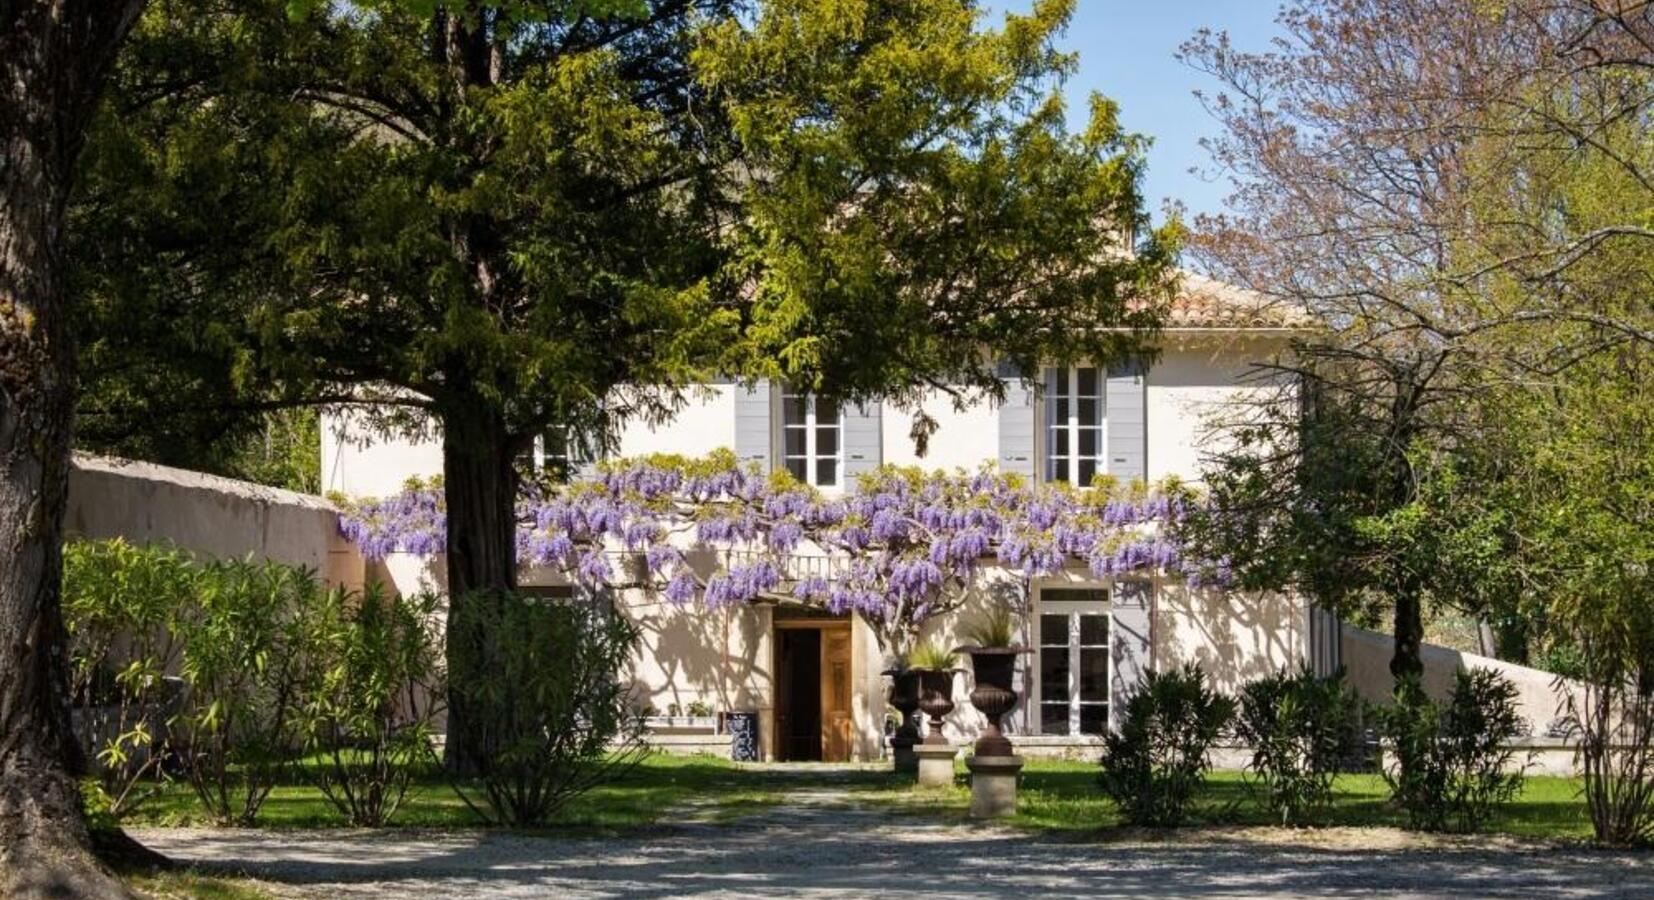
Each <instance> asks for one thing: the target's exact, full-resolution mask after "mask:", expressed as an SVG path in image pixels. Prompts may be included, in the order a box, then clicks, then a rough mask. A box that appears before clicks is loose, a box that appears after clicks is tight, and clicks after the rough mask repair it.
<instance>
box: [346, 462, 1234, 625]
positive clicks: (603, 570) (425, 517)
mask: <svg viewBox="0 0 1654 900" xmlns="http://www.w3.org/2000/svg"><path fill="white" fill-rule="evenodd" d="M1188 502H1189V501H1188V499H1187V497H1186V496H1185V495H1184V494H1183V493H1182V492H1179V491H1175V490H1173V491H1142V490H1136V491H1132V490H1119V491H1108V490H1104V489H1101V488H1091V489H1083V490H1075V489H1069V488H1066V487H1035V486H1030V485H1027V484H1025V483H1024V482H1023V481H1022V480H1021V479H1019V478H1017V477H1014V476H1006V475H1000V474H997V473H991V472H985V473H981V474H976V475H963V474H956V475H946V474H941V473H930V474H925V473H921V472H919V471H917V470H909V469H894V468H887V469H884V470H881V471H880V472H878V473H877V474H875V475H871V476H865V477H863V478H862V479H860V480H859V482H858V483H857V484H856V485H855V486H854V487H853V488H851V489H850V490H848V491H846V492H845V494H844V495H842V496H838V497H832V496H827V495H823V494H822V493H820V492H818V491H816V490H815V489H813V488H809V487H806V486H803V485H800V484H798V483H796V482H793V481H791V480H789V479H787V478H786V477H785V476H762V475H758V474H756V473H753V472H749V471H746V470H743V469H742V468H740V467H739V465H737V463H736V461H735V459H734V457H733V456H732V455H727V454H720V455H715V456H713V457H710V458H708V459H704V460H695V461H684V460H681V459H643V460H631V461H625V462H619V463H612V464H609V465H607V466H605V467H604V468H603V470H602V471H601V472H600V473H599V474H598V475H597V476H596V477H594V478H592V479H591V480H588V481H583V482H579V483H576V484H572V485H567V486H561V487H548V486H530V487H527V488H525V490H524V491H523V493H522V496H521V498H520V500H519V501H518V504H517V518H518V523H519V525H518V530H517V548H516V549H517V558H518V560H520V561H521V562H524V563H527V564H531V565H534V566H540V567H546V568H550V569H553V570H555V571H557V572H560V573H561V574H562V575H563V576H564V577H566V578H568V579H569V580H571V581H572V582H575V583H578V584H581V585H585V586H589V587H609V588H614V589H629V588H636V589H643V590H648V591H651V592H655V593H657V594H658V595H659V596H662V597H664V598H666V599H667V600H668V601H670V602H672V603H675V604H679V605H687V604H690V603H694V602H697V601H698V602H700V603H701V604H703V605H704V606H705V607H707V608H712V609H718V608H723V607H728V606H731V605H735V604H740V603H750V602H754V601H759V600H772V601H786V600H792V601H797V602H802V603H805V604H809V605H811V606H815V607H818V608H821V609H825V610H827V611H829V612H832V613H835V614H838V613H846V612H851V611H854V612H857V613H860V614H861V615H863V616H864V617H865V618H866V619H867V621H868V622H869V623H870V624H871V625H872V626H873V628H874V630H875V633H876V634H877V635H878V638H879V641H880V643H881V645H882V647H883V649H884V650H886V651H887V652H896V653H900V652H903V651H905V650H906V649H907V647H908V646H909V645H910V644H911V643H912V641H913V639H914V638H916V637H917V636H918V635H919V634H920V633H921V631H922V629H923V627H924V625H925V623H927V622H928V621H929V620H931V619H933V618H935V617H937V616H940V615H944V614H946V613H949V612H952V611H953V610H955V609H958V608H959V607H960V606H961V605H962V604H964V602H965V601H966V599H967V598H968V597H969V595H970V591H971V588H972V585H973V582H974V580H975V576H976V575H977V573H978V572H979V571H980V569H981V568H982V566H983V565H984V564H985V563H988V562H989V561H991V560H997V561H998V562H999V564H1001V565H1002V566H1004V567H1005V568H1007V569H1010V570H1012V571H1016V572H1020V573H1021V574H1023V575H1025V576H1029V577H1035V578H1038V577H1046V576H1050V575H1054V574H1057V573H1059V572H1062V571H1064V570H1066V569H1068V568H1070V567H1075V566H1083V567H1085V568H1086V569H1089V571H1090V572H1091V573H1092V574H1093V575H1095V576H1097V577H1099V578H1107V577H1112V576H1117V575H1124V574H1133V573H1135V574H1144V573H1149V572H1158V573H1165V574H1172V575H1177V576H1180V577H1182V578H1185V579H1187V580H1188V581H1189V582H1190V583H1192V584H1195V585H1200V584H1206V583H1219V584H1221V583H1226V582H1227V581H1228V579H1229V573H1228V571H1227V568H1226V567H1225V566H1224V565H1222V564H1221V563H1213V562H1210V561H1205V560H1196V559H1192V558H1190V557H1189V556H1187V555H1186V554H1185V553H1184V551H1183V549H1182V547H1181V546H1180V545H1179V544H1178V542H1177V541H1176V540H1175V538H1174V537H1173V535H1174V534H1175V531H1176V529H1175V528H1172V527H1170V526H1172V525H1174V524H1175V523H1176V522H1178V521H1179V520H1180V519H1181V518H1182V516H1183V515H1184V514H1185V513H1186V511H1187V510H1188ZM340 527H341V530H342V532H343V534H344V536H345V537H346V538H348V539H349V540H351V541H352V542H353V543H355V544H356V545H357V546H358V547H359V548H360V549H361V551H362V553H363V554H364V555H365V556H367V557H368V558H370V559H377V558H383V557H385V556H387V555H389V554H391V553H397V552H405V553H413V554H418V555H422V556H429V555H433V554H436V553H440V552H442V550H443V547H444V546H445V544H446V541H447V533H446V529H447V521H446V517H445V515H444V512H443V502H442V491H441V490H440V488H437V487H431V486H424V487H413V488H410V489H408V490H407V491H405V492H403V493H401V494H398V495H396V496H394V497H390V498H388V499H384V500H379V501H370V502H364V503H360V504H356V505H354V506H352V507H351V508H349V509H347V510H346V512H345V515H343V516H342V517H341V526H340Z"/></svg>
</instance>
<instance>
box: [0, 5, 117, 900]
mask: <svg viewBox="0 0 1654 900" xmlns="http://www.w3.org/2000/svg"><path fill="white" fill-rule="evenodd" d="M140 6H141V4H140V3H139V2H136V0H126V2H102V3H97V2H91V0H83V2H79V3H76V2H71V0H59V2H31V0H17V2H11V3H7V4H5V5H4V6H3V7H0V9H3V10H4V15H3V16H0V896H6V897H11V896H20V897H34V896H65V897H68V896H72V897H121V896H127V895H128V894H127V891H126V889H125V888H124V887H123V886H122V885H121V883H120V881H119V880H118V879H116V878H115V877H114V876H113V875H111V874H110V873H109V871H108V870H107V869H105V868H104V867H103V866H102V864H101V863H99V862H98V861H97V859H96V858H94V856H93V854H92V852H91V849H90V843H89V836H88V833H87V829H86V823H85V821H84V819H83V817H82V814H81V808H80V793H79V789H78V786H77V783H76V776H78V775H79V774H80V773H81V772H82V771H83V769H84V766H85V760H84V759H83V758H82V754H81V753H80V749H79V745H78V744H77V743H76V741H75V737H74V733H73V731H72V729H71V728H70V724H69V679H68V659H67V646H66V642H65V634H64V628H63V613H62V605H61V587H62V581H63V514H64V508H65V497H66V494H67V492H68V486H69V447H70V436H71V431H72V426H71V420H72V415H73V410H74V368H75V367H74V362H75V352H74V346H73V344H72V341H71V336H70V331H69V322H68V315H67V310H66V309H65V294H64V279H63V227H64V219H63V216H64V206H65V203H66V202H67V200H68V194H69V189H70V183H71V177H72V174H73V170H74V163H75V158H76V156H77V155H78V154H79V152H80V146H81V142H82V136H83V135H84V132H85V126H86V122H87V120H88V118H89V117H90V115H91V111H92V109H93V106H94V104H95V102H96V99H97V95H98V93H99V90H100V88H101V86H102V84H103V82H104V80H105V77H106V76H107V73H108V70H109V66H110V64H111V63H112V61H113V58H114V54H115V50H116V47H117V46H118V45H119V43H120V40H121V38H122V37H124V36H125V34H126V32H127V30H128V29H129V28H130V27H131V24H132V21H133V19H134V17H135V16H136V15H137V12H138V10H139V8H140Z"/></svg>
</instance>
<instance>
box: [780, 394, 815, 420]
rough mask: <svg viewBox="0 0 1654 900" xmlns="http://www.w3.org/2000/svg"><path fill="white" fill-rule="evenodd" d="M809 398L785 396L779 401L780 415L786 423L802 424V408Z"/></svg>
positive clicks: (806, 404) (803, 408)
mask: <svg viewBox="0 0 1654 900" xmlns="http://www.w3.org/2000/svg"><path fill="white" fill-rule="evenodd" d="M808 404H809V400H808V399H806V398H804V397H798V396H792V397H785V398H783V399H782V401H781V415H782V418H784V419H786V421H787V424H788V425H802V424H804V410H805V407H806V406H808Z"/></svg>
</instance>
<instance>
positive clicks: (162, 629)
mask: <svg viewBox="0 0 1654 900" xmlns="http://www.w3.org/2000/svg"><path fill="white" fill-rule="evenodd" d="M196 572H197V569H196V567H195V566H194V564H193V563H192V562H191V560H190V558H189V556H188V555H186V554H185V553H183V552H182V551H180V550H178V549H176V548H174V547H170V546H166V545H159V544H157V545H149V546H141V547H140V546H134V545H132V544H129V543H127V542H126V541H124V540H121V539H119V538H117V539H114V540H106V541H72V542H70V543H69V544H67V545H66V546H65V547H64V550H63V619H64V625H65V627H66V628H67V629H68V631H69V672H70V697H71V698H72V702H73V704H74V709H75V731H76V737H77V738H78V739H79V740H80V743H81V746H82V747H84V748H85V749H86V752H87V756H88V757H89V759H90V762H91V767H92V773H93V775H94V776H95V777H94V778H92V779H90V780H89V781H88V782H87V784H86V787H87V789H88V791H89V793H90V794H91V796H88V797H87V803H88V807H89V808H91V809H95V810H98V811H99V812H100V813H101V814H103V815H107V816H108V817H111V818H113V819H120V818H121V817H123V816H125V815H127V814H129V813H131V812H132V811H133V810H134V809H136V808H137V807H138V806H140V805H141V804H142V803H143V802H144V801H146V800H148V799H149V798H150V797H152V796H154V795H155V794H157V793H159V792H160V791H161V790H162V788H163V787H164V785H165V780H166V777H167V772H166V770H165V769H164V767H163V766H162V761H163V760H164V759H165V758H166V754H167V745H168V739H167V718H168V717H169V715H170V713H171V710H170V707H171V706H172V705H173V704H174V703H176V702H177V700H178V694H179V688H180V685H179V683H178V682H177V681H176V680H175V679H168V678H167V677H166V675H167V673H168V672H169V671H172V670H173V669H174V668H175V666H176V665H177V661H178V642H177V641H176V640H175V636H174V632H173V624H174V619H175V617H176V616H177V613H178V611H179V610H180V609H183V608H184V607H185V605H186V604H187V603H188V602H189V600H190V598H191V596H192V595H193V593H194V590H195V579H196Z"/></svg>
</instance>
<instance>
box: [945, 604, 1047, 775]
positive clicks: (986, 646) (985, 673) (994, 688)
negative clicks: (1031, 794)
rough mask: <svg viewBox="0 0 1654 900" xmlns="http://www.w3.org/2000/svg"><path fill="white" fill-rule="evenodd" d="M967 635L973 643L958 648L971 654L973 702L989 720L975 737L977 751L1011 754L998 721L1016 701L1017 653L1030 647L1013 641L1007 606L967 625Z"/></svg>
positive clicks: (1013, 621)
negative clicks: (1014, 685)
mask: <svg viewBox="0 0 1654 900" xmlns="http://www.w3.org/2000/svg"><path fill="white" fill-rule="evenodd" d="M965 639H966V640H967V641H970V643H969V644H966V645H965V646H963V647H960V648H959V650H960V651H961V652H963V653H966V654H968V655H969V656H970V658H971V672H972V673H973V675H974V678H973V680H974V682H975V684H974V685H973V686H972V688H971V693H970V701H971V705H972V706H974V707H976V709H977V711H978V712H980V713H982V715H983V717H985V718H986V719H987V720H988V726H987V727H986V728H984V729H983V730H982V734H981V735H980V736H979V737H978V738H977V739H976V755H977V756H983V757H988V756H1010V755H1011V753H1012V750H1011V741H1010V739H1009V738H1007V737H1005V732H1004V731H1003V730H1002V729H1001V728H1000V724H999V723H1000V719H1002V718H1003V717H1004V716H1005V714H1006V713H1009V712H1010V711H1011V710H1013V709H1015V708H1016V705H1017V692H1016V690H1015V688H1014V687H1013V686H1012V684H1013V679H1014V678H1015V676H1016V660H1017V657H1018V656H1021V655H1023V654H1026V653H1029V652H1031V651H1030V650H1029V648H1027V647H1024V646H1021V645H1018V644H1014V643H1012V642H1013V641H1014V640H1015V639H1016V619H1015V617H1014V616H1012V614H1011V611H1010V610H1008V609H999V610H995V611H994V612H992V613H989V614H988V616H987V617H986V618H983V619H981V620H978V621H977V622H976V623H974V624H973V625H972V626H971V627H970V628H968V629H966V631H965Z"/></svg>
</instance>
